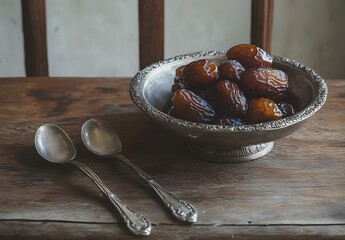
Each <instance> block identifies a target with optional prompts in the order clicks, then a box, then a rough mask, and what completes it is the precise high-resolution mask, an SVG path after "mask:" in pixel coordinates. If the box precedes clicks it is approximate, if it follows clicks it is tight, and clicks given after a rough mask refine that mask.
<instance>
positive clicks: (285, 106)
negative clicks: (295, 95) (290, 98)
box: [278, 102, 295, 118]
mask: <svg viewBox="0 0 345 240" xmlns="http://www.w3.org/2000/svg"><path fill="white" fill-rule="evenodd" d="M278 107H279V109H280V111H281V112H282V114H283V118H286V117H290V116H292V115H294V114H295V109H294V108H293V106H292V105H291V104H289V103H287V102H280V103H278Z"/></svg>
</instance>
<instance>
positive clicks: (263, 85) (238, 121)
mask: <svg viewBox="0 0 345 240" xmlns="http://www.w3.org/2000/svg"><path fill="white" fill-rule="evenodd" d="M226 57H227V61H224V62H222V63H220V64H219V65H217V64H216V63H214V62H212V61H211V60H208V59H201V60H196V61H193V62H190V63H188V64H187V65H183V66H180V67H179V68H177V69H176V74H175V79H174V84H173V86H172V89H171V92H172V98H171V107H170V108H169V110H168V114H169V115H171V116H173V117H176V118H180V119H183V120H187V121H191V122H198V123H207V124H217V125H229V126H237V125H243V124H255V123H261V122H267V121H273V120H278V119H281V118H285V117H287V116H291V115H293V114H294V108H293V106H292V105H291V104H290V103H288V102H287V89H288V76H287V74H286V73H285V72H283V71H281V70H279V69H275V68H272V61H273V58H272V57H271V56H270V55H269V54H268V53H267V52H265V51H264V50H263V49H261V48H259V47H257V46H254V45H250V44H239V45H236V46H234V47H232V48H230V49H229V50H228V51H227V53H226Z"/></svg>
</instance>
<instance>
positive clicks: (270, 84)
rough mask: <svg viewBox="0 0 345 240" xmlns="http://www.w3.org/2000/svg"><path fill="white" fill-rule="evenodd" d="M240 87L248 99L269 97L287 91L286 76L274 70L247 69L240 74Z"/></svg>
mask: <svg viewBox="0 0 345 240" xmlns="http://www.w3.org/2000/svg"><path fill="white" fill-rule="evenodd" d="M241 87H242V89H243V91H244V92H245V93H246V94H247V95H248V96H249V97H252V98H258V97H269V96H273V95H276V94H279V93H282V92H284V91H286V90H287V88H288V76H287V74H286V73H285V72H283V71H281V70H278V69H274V68H257V69H248V70H246V71H244V72H243V73H242V74H241Z"/></svg>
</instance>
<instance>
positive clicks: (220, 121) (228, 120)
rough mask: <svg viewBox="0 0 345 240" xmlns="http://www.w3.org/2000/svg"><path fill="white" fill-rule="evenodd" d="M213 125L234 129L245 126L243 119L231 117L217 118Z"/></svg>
mask: <svg viewBox="0 0 345 240" xmlns="http://www.w3.org/2000/svg"><path fill="white" fill-rule="evenodd" d="M213 124H215V125H223V126H231V127H234V126H240V125H244V122H243V121H242V119H239V118H234V117H231V116H221V117H216V118H215V119H214V121H213Z"/></svg>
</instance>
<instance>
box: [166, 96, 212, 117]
mask: <svg viewBox="0 0 345 240" xmlns="http://www.w3.org/2000/svg"><path fill="white" fill-rule="evenodd" d="M171 103H172V106H173V108H174V114H176V116H177V117H178V118H180V119H183V120H187V121H191V122H199V123H211V122H212V120H213V119H214V117H215V115H216V113H215V111H214V110H213V108H212V107H211V105H210V104H209V103H208V102H207V101H206V100H205V99H203V98H202V97H200V96H198V95H197V94H195V93H194V92H192V91H189V90H187V89H178V90H176V91H175V92H174V94H173V97H172V99H171Z"/></svg>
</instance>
